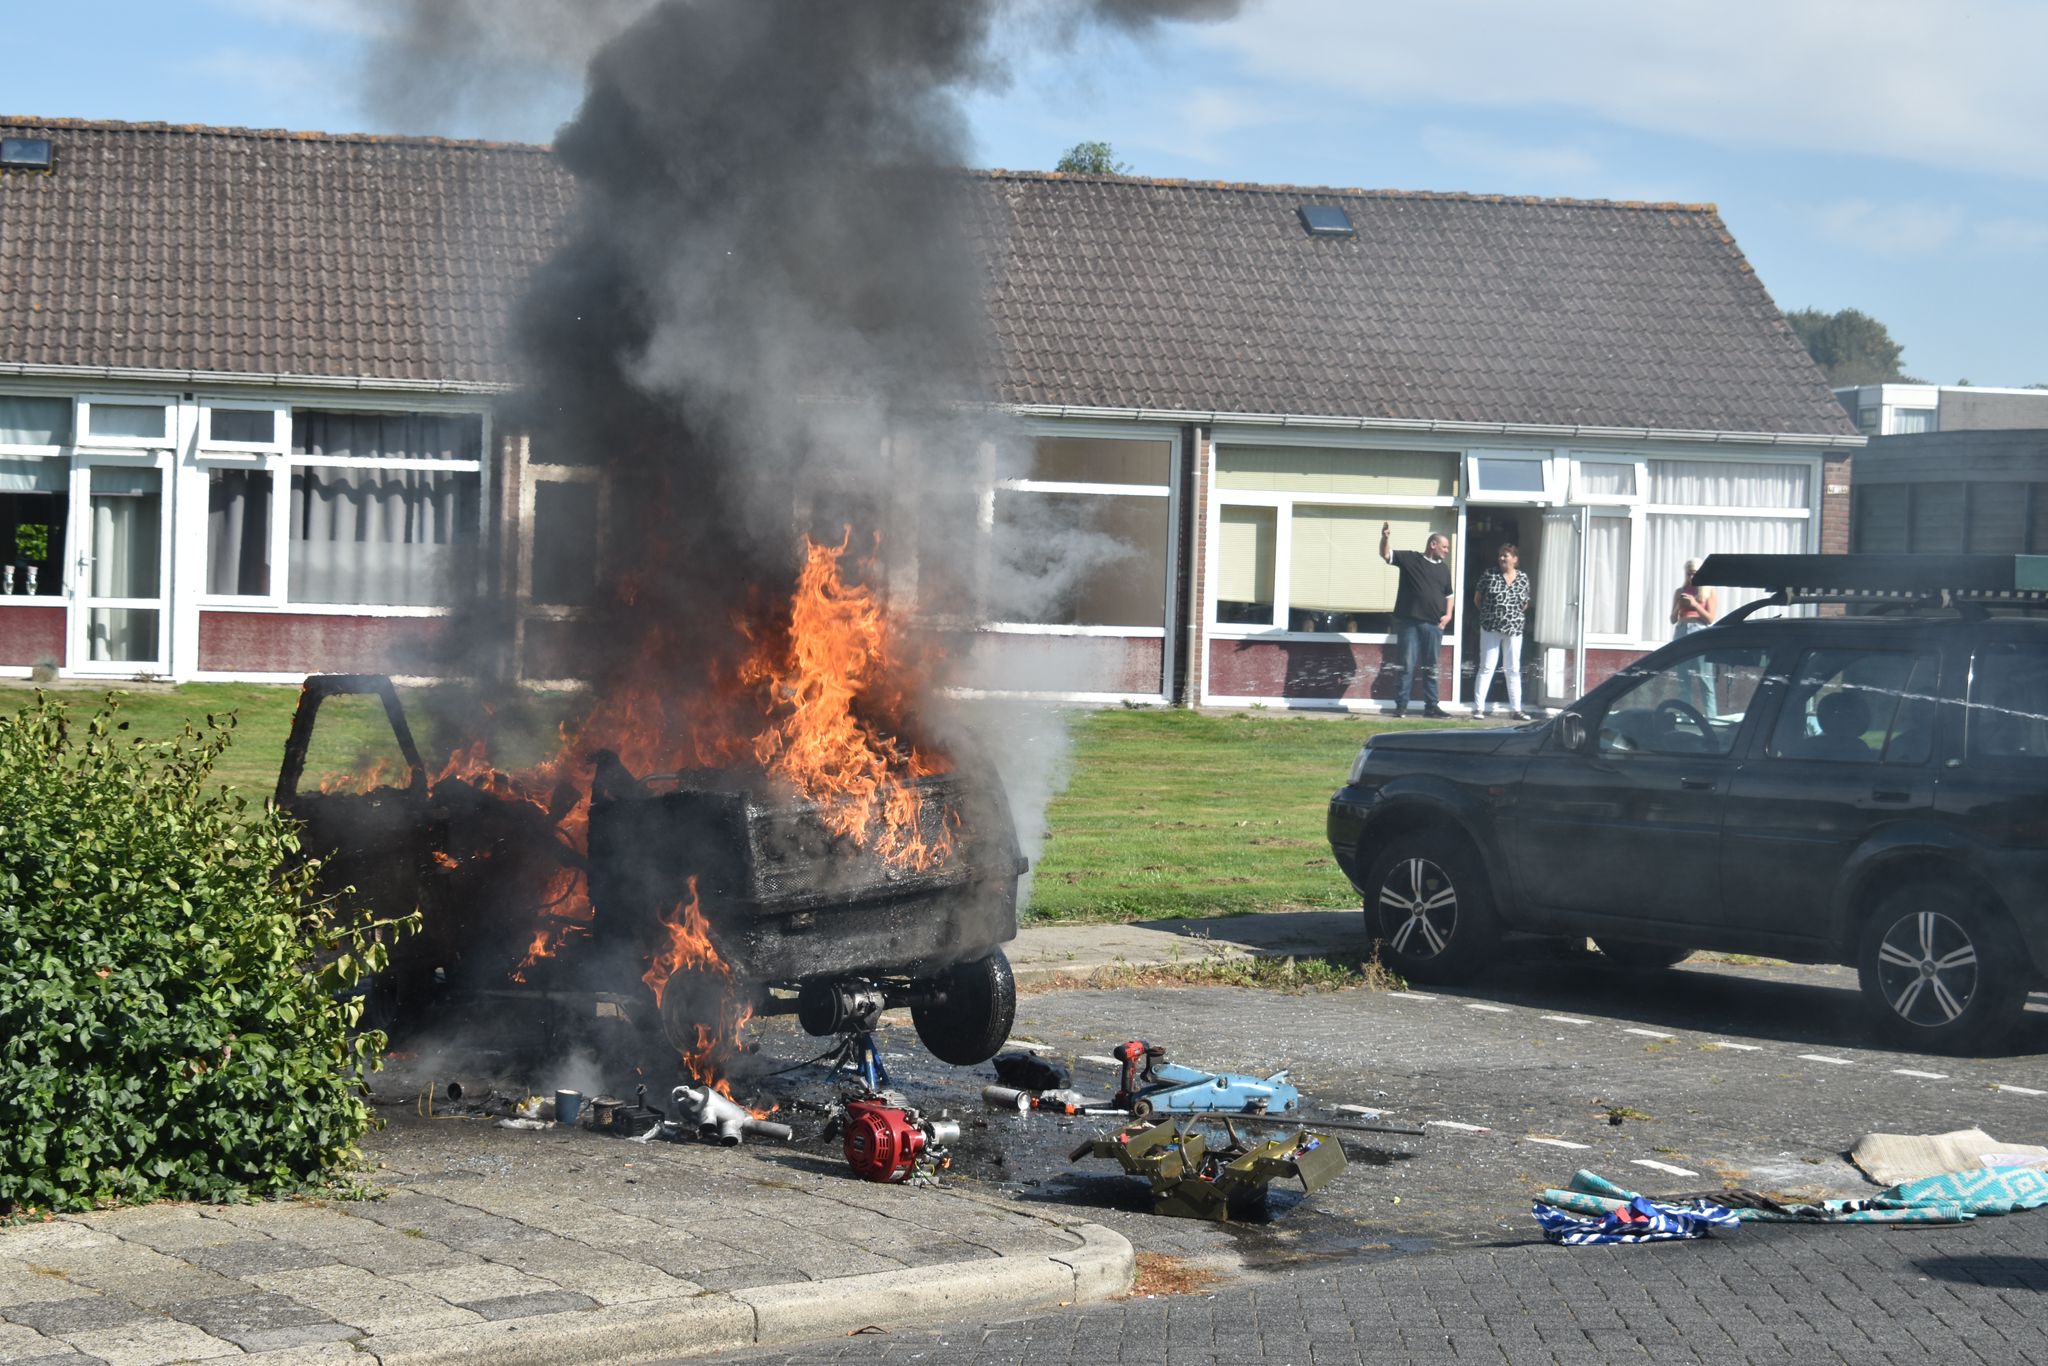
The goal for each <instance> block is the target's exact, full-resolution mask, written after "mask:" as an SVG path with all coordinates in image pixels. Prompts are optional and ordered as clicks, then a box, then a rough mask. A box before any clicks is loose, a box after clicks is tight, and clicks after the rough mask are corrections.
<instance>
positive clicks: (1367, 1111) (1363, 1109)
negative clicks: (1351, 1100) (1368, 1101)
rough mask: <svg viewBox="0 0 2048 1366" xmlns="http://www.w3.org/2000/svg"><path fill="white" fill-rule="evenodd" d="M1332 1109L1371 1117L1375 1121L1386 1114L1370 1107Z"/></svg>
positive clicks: (1341, 1106)
mask: <svg viewBox="0 0 2048 1366" xmlns="http://www.w3.org/2000/svg"><path fill="white" fill-rule="evenodd" d="M1332 1108H1334V1109H1338V1110H1343V1111H1345V1112H1346V1113H1347V1114H1354V1115H1371V1116H1372V1117H1373V1118H1374V1119H1378V1118H1379V1117H1380V1115H1381V1114H1382V1113H1384V1112H1383V1111H1380V1110H1375V1109H1373V1108H1372V1106H1370V1105H1338V1106H1334V1107H1332Z"/></svg>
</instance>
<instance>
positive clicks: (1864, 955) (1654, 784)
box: [1328, 555, 2048, 1052]
mask: <svg viewBox="0 0 2048 1366" xmlns="http://www.w3.org/2000/svg"><path fill="white" fill-rule="evenodd" d="M1700 581H1701V582H1702V583H1711V584H1716V585H1718V586H1724V587H1747V588H1760V589H1764V590H1765V591H1766V593H1767V596H1766V597H1764V598H1763V599H1761V600H1759V601H1757V602H1755V603H1752V604H1749V605H1747V606H1745V607H1744V608H1741V609H1739V610H1737V611H1735V612H1732V613H1730V614H1729V616H1728V617H1727V618H1725V619H1724V621H1723V622H1722V623H1721V624H1718V625H1716V626H1714V627H1712V628H1710V629H1708V630H1705V631H1700V632H1696V633H1693V634H1691V635H1689V636H1686V637H1684V638H1682V639H1680V640H1677V641H1674V642H1672V643H1671V644H1669V645H1666V646H1664V647H1662V648H1660V649H1658V650H1656V651H1654V652H1652V653H1651V654H1649V655H1647V656H1645V657H1644V658H1642V659H1640V660H1638V661H1636V662H1635V663H1633V664H1631V665H1630V666H1629V667H1628V668H1626V669H1624V670H1623V671H1621V672H1620V673H1618V674H1617V675H1616V676H1614V677H1613V678H1610V679H1608V680H1607V681H1605V682H1603V683H1602V684H1600V685H1599V686H1598V687H1596V688H1593V689H1592V690H1590V691H1589V692H1588V693H1587V694H1586V695H1585V696H1584V697H1583V698H1581V699H1579V700H1578V701H1577V702H1574V703H1573V704H1571V705H1570V706H1569V707H1567V708H1566V709H1564V710H1563V711H1562V712H1561V713H1560V714H1558V715H1557V716H1555V717H1553V718H1551V719H1549V720H1547V721H1542V722H1536V723H1532V724H1528V725H1524V726H1520V727H1515V728H1512V729H1487V730H1478V729H1463V730H1458V731H1401V732H1392V733H1388V734H1383V735H1378V736H1374V737H1373V738H1372V739H1371V740H1369V741H1368V742H1367V744H1366V745H1365V747H1364V748H1363V749H1362V750H1361V751H1360V753H1359V756H1358V758H1357V760H1356V761H1355V762H1354V764H1353V767H1352V772H1351V775H1350V778H1349V780H1348V781H1347V783H1346V784H1345V786H1344V787H1343V788H1341V789H1339V791H1338V792H1337V793H1336V794H1334V796H1333V797H1332V798H1331V801H1330V807H1329V818H1328V834H1329V839H1330V844H1331V848H1332V851H1333V853H1334V854H1335V856H1336V858H1337V861H1338V863H1339V865H1340V867H1342V869H1343V871H1344V873H1345V875H1346V876H1347V877H1348V878H1349V879H1350V880H1351V882H1352V884H1353V886H1354V887H1356V888H1357V889H1358V891H1359V893H1360V895H1361V897H1362V898H1363V900H1364V905H1365V914H1366V918H1367V925H1368V931H1369V933H1370V934H1371V936H1372V937H1373V938H1375V939H1377V940H1379V941H1380V943H1381V944H1382V947H1383V952H1384V953H1385V956H1386V957H1387V959H1388V961H1389V963H1390V965H1391V966H1393V967H1394V968H1395V970H1397V971H1399V972H1401V973H1403V974H1404V975H1406V976H1408V977H1410V978H1412V979H1414V980H1416V981H1422V982H1454V981H1458V980H1462V979H1464V978H1466V977H1469V976H1471V975H1472V974H1473V973H1475V972H1477V971H1478V970H1479V969H1480V968H1481V967H1483V966H1484V965H1485V963H1486V962H1487V961H1488V960H1489V958H1491V957H1492V955H1493V952H1494V950H1495V948H1496V947H1497V945H1498V942H1499V940H1500V939H1501V938H1502V937H1503V936H1504V935H1510V934H1530V935H1546V936H1548V935H1563V936H1567V937H1576V936H1581V935H1584V936H1590V937H1592V938H1593V939H1595V940H1596V941H1597V942H1598V943H1599V945H1600V947H1601V949H1602V951H1603V952H1604V953H1605V954H1606V955H1607V956H1609V957H1610V958H1612V959H1614V960H1615V961H1616V962H1618V963H1619V964H1621V965H1623V966H1627V967H1631V968H1636V969H1641V970H1655V969H1658V968H1663V967H1668V966H1670V965H1672V964H1674V963H1676V962H1677V961H1679V960H1680V959H1681V958H1683V957H1684V956H1685V955H1686V954H1687V953H1688V952H1690V951H1692V950H1695V949H1707V950H1716V951H1722V952H1736V953H1751V954H1762V955H1768V956H1771V957H1776V958H1784V959H1789V960H1792V961H1797V962H1822V963H1841V964H1846V965H1851V966H1854V967H1856V968H1857V970H1858V974H1859V981H1860V984H1861V986H1862V988H1863V992H1864V998H1865V1002H1866V1009H1867V1013H1868V1016H1869V1019H1870V1022H1871V1024H1872V1025H1873V1026H1874V1028H1875V1029H1876V1031H1877V1032H1878V1033H1880V1034H1881V1035H1883V1036H1884V1037H1886V1038H1887V1039H1888V1040H1890V1041H1893V1042H1897V1043H1902V1044H1905V1045H1908V1046H1911V1047H1918V1048H1925V1049H1929V1050H1933V1051H1951V1052H1953V1051H1968V1050H1971V1049H1975V1048H1977V1047H1979V1046H1980V1045H1983V1044H1985V1043H1986V1042H1989V1041H1991V1040H1993V1039H1994V1038H1996V1037H1997V1036H1999V1035H2000V1034H2002V1033H2003V1032H2004V1031H2006V1030H2007V1029H2009V1028H2010V1027H2011V1026H2012V1025H2014V1024H2015V1023H2016V1022H2017V1019H2018V1014H2019V1009H2020V1007H2021V1005H2022V1004H2023V1003H2024V1000H2025V996H2026V993H2027V991H2028V990H2029V989H2032V988H2034V987H2037V986H2039V985H2041V984H2043V983H2044V982H2048V716H2044V715H2043V714H2042V713H2043V712H2044V711H2048V707H2044V706H2043V705H2042V703H2041V701H2040V698H2039V694H2038V693H2035V694H2034V696H2035V698H2036V700H2035V701H2034V702H2033V703H2032V704H2031V705H2027V704H2025V701H2024V699H2025V696H2027V695H2028V693H2029V691H2030V690H2032V689H2034V688H2035V687H2036V685H2037V682H2038V680H2039V679H2040V678H2041V677H2042V676H2043V673H2042V671H2043V670H2044V669H2048V617H2044V616H2043V615H2042V609H2043V608H2044V607H2048V561H2044V560H2043V559H2042V558H2041V557H2025V556H2023V557H2017V558H2015V557H1998V556H1940V557H1936V556H1825V555H1821V556H1767V555H1758V556H1727V555H1723V556H1716V557H1712V558H1710V559H1709V560H1708V561H1707V563H1706V564H1705V565H1703V566H1702V568H1701V571H1700ZM1815 603H1833V604H1843V603H1846V604H1854V606H1853V607H1852V608H1851V609H1850V612H1849V614H1847V615H1842V616H1834V617H1781V618H1776V619H1766V618H1763V617H1761V616H1760V613H1762V612H1764V611H1765V610H1767V609H1771V608H1779V607H1788V606H1798V605H1804V604H1815ZM1717 670H1718V672H1717ZM2001 680H2003V681H2002V682H2001ZM2001 687H2003V688H2005V689H2006V691H2005V692H2004V693H2000V692H1999V691H1998V689H1999V688H2001ZM2014 687H2018V688H2019V689H2020V691H2019V692H2017V693H2015V692H2013V691H2012V689H2013V688H2014ZM2015 698H2018V699H2019V702H2018V704H2017V705H2016V704H2015V701H2014V699H2015ZM1844 716H1846V717H1847V718H1848V719H1847V720H1846V721H1841V720H1840V718H1841V717H1844ZM1873 736H1874V737H1875V739H1873V738H1872V737H1873Z"/></svg>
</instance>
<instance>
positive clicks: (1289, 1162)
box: [1067, 1115, 1347, 1221]
mask: <svg viewBox="0 0 2048 1366" xmlns="http://www.w3.org/2000/svg"><path fill="white" fill-rule="evenodd" d="M1215 1124H1220V1125H1221V1126H1222V1128H1223V1131H1224V1135H1225V1137H1224V1141H1222V1142H1220V1143H1219V1142H1216V1141H1215V1135H1214V1133H1213V1131H1212V1132H1206V1133H1205V1132H1204V1131H1203V1129H1204V1127H1206V1126H1209V1125H1215ZM1084 1157H1106V1158H1110V1159H1112V1160H1114V1161H1116V1162H1117V1163H1119V1164H1121V1165H1122V1167H1123V1169H1124V1170H1125V1171H1127V1172H1129V1173H1131V1174H1132V1175H1133V1176H1142V1177H1145V1178H1146V1179H1147V1180H1149V1181H1150V1182H1151V1183H1152V1212H1153V1213H1154V1214H1163V1215H1168V1216H1172V1217H1176V1218H1182V1219H1214V1220H1218V1221H1223V1220H1228V1219H1231V1218H1243V1217H1245V1216H1246V1215H1249V1214H1254V1213H1258V1212H1262V1211H1263V1210H1264V1209H1265V1204H1266V1188H1267V1186H1268V1184H1269V1183H1271V1182H1273V1181H1275V1180H1278V1179H1283V1178H1284V1179H1289V1180H1298V1181H1300V1182H1301V1189H1302V1193H1303V1194H1305V1195H1308V1194H1313V1193H1314V1192H1316V1191H1319V1190H1321V1189H1322V1188H1323V1187H1324V1186H1327V1185H1329V1184H1330V1182H1332V1181H1334V1180H1336V1179H1337V1177H1338V1175H1339V1174H1340V1173H1342V1172H1343V1170H1344V1168H1345V1166H1346V1165H1347V1159H1346V1158H1345V1156H1344V1149H1343V1146H1342V1145H1341V1144H1339V1143H1338V1142H1337V1141H1336V1140H1335V1139H1333V1138H1330V1137H1329V1136H1328V1135H1325V1134H1318V1133H1311V1132H1309V1131H1307V1130H1302V1131H1300V1132H1298V1133H1295V1134H1291V1135H1285V1136H1282V1137H1280V1138H1273V1139H1268V1140H1266V1141H1265V1142H1263V1143H1260V1142H1253V1141H1251V1140H1248V1139H1245V1138H1241V1137H1240V1136H1239V1135H1238V1132H1237V1128H1236V1125H1235V1124H1233V1123H1232V1122H1231V1118H1230V1117H1228V1116H1222V1115H1218V1116H1215V1117H1214V1118H1213V1119H1204V1120H1200V1121H1197V1120H1194V1119H1178V1120H1166V1121H1164V1122H1161V1123H1152V1122H1150V1121H1146V1120H1139V1121H1137V1122H1136V1123H1132V1124H1127V1125H1125V1126H1124V1127H1123V1128H1122V1129H1120V1130H1118V1131H1117V1132H1116V1133H1114V1134H1109V1135H1105V1136H1101V1137H1096V1138H1091V1139H1089V1140H1088V1141H1087V1142H1086V1143H1083V1144H1082V1145H1081V1146H1080V1147H1078V1148H1076V1149H1074V1151H1073V1152H1072V1153H1070V1154H1069V1155H1068V1158H1067V1160H1068V1161H1069V1162H1079V1161H1080V1160H1081V1159H1082V1158H1084Z"/></svg>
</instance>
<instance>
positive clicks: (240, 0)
mask: <svg viewBox="0 0 2048 1366" xmlns="http://www.w3.org/2000/svg"><path fill="white" fill-rule="evenodd" d="M207 3H208V4H210V5H211V6H212V7H213V8H215V9H222V10H226V11H228V12H229V13H230V14H237V15H240V16H241V17H242V18H244V19H253V20H255V21H256V22H257V23H260V24H277V25H280V26H284V27H290V28H310V29H316V30H318V31H320V32H322V33H346V34H350V35H353V36H356V37H368V36H370V35H372V34H375V33H380V32H382V31H383V30H384V27H385V19H384V16H383V15H381V14H380V13H378V12H377V11H376V10H375V9H374V8H373V7H372V6H371V5H370V4H367V3H365V0H207Z"/></svg>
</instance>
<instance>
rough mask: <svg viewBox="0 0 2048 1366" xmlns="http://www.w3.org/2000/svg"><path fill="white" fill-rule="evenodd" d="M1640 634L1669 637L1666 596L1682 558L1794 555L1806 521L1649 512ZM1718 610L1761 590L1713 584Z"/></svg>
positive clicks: (1680, 574)
mask: <svg viewBox="0 0 2048 1366" xmlns="http://www.w3.org/2000/svg"><path fill="white" fill-rule="evenodd" d="M1643 539H1644V546H1643V576H1644V578H1643V591H1642V594H1641V599H1642V616H1641V618H1640V619H1639V621H1638V623H1637V628H1638V633H1639V635H1640V638H1641V639H1643V640H1650V641H1657V640H1669V639H1671V629H1672V628H1671V596H1672V594H1674V593H1676V592H1677V591H1678V588H1679V585H1680V584H1682V583H1684V582H1685V562H1686V561H1687V560H1704V559H1706V558H1707V556H1709V555H1715V554H1736V555H1799V554H1804V553H1805V551H1806V522H1805V520H1804V519H1801V518H1797V517H1696V516H1692V515H1689V514H1685V513H1671V512H1653V513H1651V514H1649V516H1648V517H1647V518H1645V520H1644V527H1643ZM1714 592H1715V595H1716V597H1717V598H1718V599H1719V603H1718V605H1719V615H1721V616H1726V615H1728V613H1730V612H1732V611H1734V610H1735V609H1736V608H1737V607H1740V606H1741V605H1742V604H1743V603H1745V602H1753V601H1755V600H1756V599H1757V598H1760V597H1763V596H1764V594H1762V593H1758V592H1755V591H1754V590H1751V589H1747V588H1717V589H1715V590H1714Z"/></svg>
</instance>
